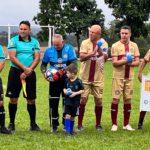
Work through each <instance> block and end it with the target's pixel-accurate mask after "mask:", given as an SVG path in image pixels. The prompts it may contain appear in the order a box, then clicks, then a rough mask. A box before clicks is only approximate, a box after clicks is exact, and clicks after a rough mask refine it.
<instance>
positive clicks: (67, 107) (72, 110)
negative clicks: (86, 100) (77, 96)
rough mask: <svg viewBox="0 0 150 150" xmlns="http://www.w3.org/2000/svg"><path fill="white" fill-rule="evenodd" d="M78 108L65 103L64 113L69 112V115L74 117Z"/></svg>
mask: <svg viewBox="0 0 150 150" xmlns="http://www.w3.org/2000/svg"><path fill="white" fill-rule="evenodd" d="M78 110H79V107H77V106H70V105H65V114H69V115H71V117H75V116H77V115H79V114H78Z"/></svg>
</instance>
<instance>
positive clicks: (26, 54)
mask: <svg viewBox="0 0 150 150" xmlns="http://www.w3.org/2000/svg"><path fill="white" fill-rule="evenodd" d="M30 33H31V29H30V23H29V22H28V21H21V22H20V24H19V35H17V36H15V37H13V38H12V39H11V40H10V42H9V44H8V52H9V57H10V61H11V68H10V71H9V76H8V85H7V92H6V96H7V97H10V102H9V117H10V124H9V129H10V130H15V115H16V111H17V102H18V97H19V94H20V91H21V88H22V84H21V81H25V82H26V93H27V94H25V93H24V98H26V100H27V110H28V112H29V116H30V130H31V131H39V130H40V128H39V127H38V125H37V124H36V121H35V120H36V105H35V99H36V74H35V72H34V69H35V68H36V66H37V65H38V63H39V61H40V53H39V51H40V47H39V42H38V41H37V39H35V38H33V37H31V36H30Z"/></svg>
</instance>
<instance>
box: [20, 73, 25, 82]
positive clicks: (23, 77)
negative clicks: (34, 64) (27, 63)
mask: <svg viewBox="0 0 150 150" xmlns="http://www.w3.org/2000/svg"><path fill="white" fill-rule="evenodd" d="M26 77H27V75H26V74H25V73H24V72H23V73H21V75H20V79H21V80H25V78H26Z"/></svg>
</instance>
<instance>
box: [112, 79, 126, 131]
mask: <svg viewBox="0 0 150 150" xmlns="http://www.w3.org/2000/svg"><path fill="white" fill-rule="evenodd" d="M122 90H123V80H117V79H113V80H112V102H111V120H112V128H111V131H117V129H118V127H117V114H118V104H119V99H120V97H121V95H122Z"/></svg>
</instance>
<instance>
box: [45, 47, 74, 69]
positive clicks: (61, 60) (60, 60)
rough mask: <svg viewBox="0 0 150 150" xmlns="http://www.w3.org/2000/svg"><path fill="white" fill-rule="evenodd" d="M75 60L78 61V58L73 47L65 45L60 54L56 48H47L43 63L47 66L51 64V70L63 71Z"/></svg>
mask: <svg viewBox="0 0 150 150" xmlns="http://www.w3.org/2000/svg"><path fill="white" fill-rule="evenodd" d="M74 60H77V56H76V53H75V50H74V48H73V46H72V45H70V44H64V46H63V48H62V50H60V51H59V52H58V50H56V49H55V47H54V46H52V47H50V48H47V49H46V50H45V53H44V56H43V60H42V61H43V62H44V63H46V64H47V63H50V68H51V69H53V68H55V69H62V68H64V67H66V66H68V65H69V64H70V63H71V62H72V61H74Z"/></svg>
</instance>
